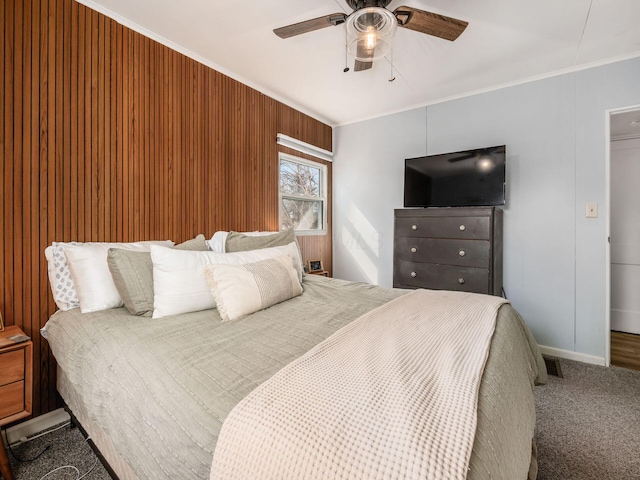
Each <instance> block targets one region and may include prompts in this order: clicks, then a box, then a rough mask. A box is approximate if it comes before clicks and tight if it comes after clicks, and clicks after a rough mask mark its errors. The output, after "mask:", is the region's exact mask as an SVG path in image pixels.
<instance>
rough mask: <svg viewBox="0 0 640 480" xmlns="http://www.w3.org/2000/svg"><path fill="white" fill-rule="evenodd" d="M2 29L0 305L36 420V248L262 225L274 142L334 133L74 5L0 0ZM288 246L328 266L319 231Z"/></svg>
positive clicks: (39, 381) (45, 365) (42, 346)
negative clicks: (23, 361)
mask: <svg viewBox="0 0 640 480" xmlns="http://www.w3.org/2000/svg"><path fill="white" fill-rule="evenodd" d="M0 25H1V26H2V33H0V52H2V59H1V61H0V142H1V143H0V155H1V157H2V163H1V166H0V176H1V178H0V199H1V200H0V201H1V202H2V204H1V206H0V212H1V214H2V218H1V219H0V311H1V312H2V315H3V317H4V319H5V323H6V324H8V325H11V324H16V325H19V326H21V327H22V328H23V329H24V330H25V331H26V333H27V334H28V335H30V336H31V337H32V338H33V340H34V366H35V372H34V373H35V378H34V412H33V413H34V415H38V414H41V413H44V412H47V411H49V410H51V409H53V408H55V407H56V406H57V400H56V394H55V360H54V358H53V356H52V355H51V353H50V351H49V348H48V344H47V342H46V341H45V340H44V339H42V338H41V336H40V334H39V329H40V327H42V326H43V325H44V324H45V322H46V321H47V319H48V318H49V316H50V315H51V314H52V313H53V312H54V311H55V304H54V303H53V299H52V296H51V293H50V290H49V285H48V280H47V265H46V261H45V258H44V254H43V252H44V249H45V248H46V246H47V245H49V244H50V243H51V242H52V241H71V240H77V241H134V240H148V239H167V238H169V239H172V240H174V241H176V242H181V241H184V240H187V239H189V238H192V237H193V236H195V235H196V234H198V233H204V234H205V235H206V236H211V235H212V234H213V233H214V232H215V231H216V230H240V231H245V230H275V229H277V227H278V188H277V181H278V170H277V168H278V161H277V155H278V146H277V145H276V134H277V133H284V134H286V135H289V136H291V137H294V138H298V139H300V140H302V141H304V142H307V143H310V144H313V145H317V146H319V147H321V148H323V149H326V150H331V134H332V132H331V128H330V127H329V126H327V125H325V124H322V123H321V122H318V121H317V120H314V119H312V118H310V117H308V116H306V115H304V114H302V113H300V112H298V111H296V110H294V109H292V108H290V107H288V106H286V105H283V104H281V103H279V102H277V101H275V100H273V99H271V98H269V97H267V96H265V95H263V94H261V93H259V92H257V91H255V90H252V89H251V88H249V87H247V86H245V85H243V84H241V83H239V82H237V81H235V80H232V79H230V78H228V77H225V76H224V75H222V74H220V73H218V72H216V71H214V70H212V69H210V68H208V67H205V66H203V65H201V64H199V63H197V62H196V61H194V60H192V59H190V58H187V57H185V56H184V55H181V54H179V53H177V52H175V51H172V50H170V49H169V48H167V47H165V46H163V45H160V44H158V43H156V42H155V41H153V40H150V39H148V38H145V37H144V36H142V35H140V34H138V33H136V32H134V31H132V30H130V29H128V28H125V27H123V26H122V25H119V24H118V23H116V22H115V21H114V20H111V19H109V18H107V17H105V16H104V15H101V14H99V13H97V12H95V11H92V10H90V9H88V8H86V7H84V6H82V5H80V4H78V3H76V2H74V1H72V0H7V1H3V2H1V3H0ZM288 153H293V154H295V152H291V151H288ZM330 167H331V166H330V165H329V169H330ZM329 174H330V170H329ZM329 178H331V177H330V176H329ZM300 244H301V247H302V250H303V256H305V259H309V258H311V259H317V258H320V259H322V260H323V262H324V264H325V266H331V260H332V259H331V232H329V234H328V235H325V236H319V237H303V238H300Z"/></svg>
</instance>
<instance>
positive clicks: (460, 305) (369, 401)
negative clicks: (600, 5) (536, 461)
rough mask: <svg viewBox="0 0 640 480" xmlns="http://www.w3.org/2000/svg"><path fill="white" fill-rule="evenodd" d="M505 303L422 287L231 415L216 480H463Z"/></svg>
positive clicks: (350, 328)
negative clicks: (483, 380)
mask: <svg viewBox="0 0 640 480" xmlns="http://www.w3.org/2000/svg"><path fill="white" fill-rule="evenodd" d="M503 303H506V300H504V299H502V298H498V297H491V296H486V295H475V294H469V293H462V292H438V291H428V290H416V291H414V292H411V293H409V294H407V295H403V296H402V297H399V298H397V299H395V300H392V301H391V302H389V303H387V304H385V305H382V306H381V307H378V308H376V309H375V310H372V311H371V312H368V313H366V314H365V315H363V316H362V317H360V318H359V319H357V320H355V321H354V322H352V323H351V324H349V325H347V326H345V327H343V328H342V329H340V330H339V331H337V332H336V333H335V334H334V335H332V336H331V337H329V338H328V339H326V340H325V341H324V342H322V343H320V344H319V345H317V346H316V347H315V348H313V349H312V350H310V351H309V352H308V353H307V354H305V355H303V356H302V357H300V358H298V359H297V360H295V361H294V362H292V363H291V364H289V365H287V366H286V367H285V368H283V369H282V370H281V371H280V372H278V373H277V374H276V375H275V376H273V377H272V378H271V379H269V380H268V381H266V382H264V383H263V384H262V385H260V386H259V387H257V388H256V389H255V390H254V391H253V392H252V393H251V394H249V395H248V396H247V397H246V398H245V399H243V400H242V401H241V402H240V403H239V404H238V405H237V406H236V407H235V408H234V409H233V410H232V411H231V413H230V414H229V416H228V417H227V419H226V420H225V422H224V424H223V426H222V431H221V433H220V437H219V439H218V443H217V445H216V450H215V453H214V458H213V465H212V471H211V479H225V480H227V479H238V480H246V479H285V478H286V479H301V478H304V479H329V478H344V479H347V478H348V479H374V478H381V479H382V478H388V479H399V478H403V479H404V478H420V479H446V480H453V479H465V478H466V476H467V470H468V465H469V459H470V456H471V449H472V447H473V441H474V436H475V431H476V421H477V414H476V406H477V401H478V389H479V386H480V380H481V378H482V373H483V370H484V365H485V362H486V360H487V356H488V353H489V345H490V343H491V337H492V335H493V332H494V328H495V323H496V315H497V311H498V309H499V307H500V306H501V305H502V304H503Z"/></svg>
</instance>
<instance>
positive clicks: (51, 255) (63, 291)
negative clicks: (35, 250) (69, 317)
mask: <svg viewBox="0 0 640 480" xmlns="http://www.w3.org/2000/svg"><path fill="white" fill-rule="evenodd" d="M65 245H82V244H81V243H80V242H70V243H61V242H53V243H52V244H51V245H50V246H48V247H47V248H45V250H44V256H45V258H46V259H47V273H48V275H49V285H50V286H51V293H52V294H53V299H54V300H55V302H56V305H57V306H58V308H59V309H60V310H63V311H66V310H71V309H72V308H78V307H79V306H80V299H79V298H78V293H77V292H76V288H75V286H74V284H73V278H71V271H70V270H69V265H68V264H67V257H66V256H65V254H64V246H65Z"/></svg>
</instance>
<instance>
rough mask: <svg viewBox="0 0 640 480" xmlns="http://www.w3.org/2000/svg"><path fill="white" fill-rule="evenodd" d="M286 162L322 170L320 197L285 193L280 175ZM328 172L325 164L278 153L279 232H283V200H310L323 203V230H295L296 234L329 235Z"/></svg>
mask: <svg viewBox="0 0 640 480" xmlns="http://www.w3.org/2000/svg"><path fill="white" fill-rule="evenodd" d="M283 160H285V161H287V162H291V163H298V164H300V165H306V166H309V167H312V168H317V169H318V170H320V185H319V186H320V195H319V196H317V197H312V196H307V195H296V194H290V193H283V192H282V189H281V183H280V180H281V179H280V174H281V164H282V161H283ZM327 171H328V168H327V166H326V165H325V164H323V163H320V162H316V161H313V160H308V159H306V158H302V157H298V156H296V155H290V154H288V153H284V152H278V226H279V228H278V230H279V231H283V230H282V212H283V208H282V199H283V198H285V199H291V200H310V201H314V202H321V203H322V228H321V229H318V230H296V229H295V228H294V232H295V234H296V235H301V236H310V235H326V234H327V203H328V198H327V189H328V179H327Z"/></svg>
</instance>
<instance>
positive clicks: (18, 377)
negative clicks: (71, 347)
mask: <svg viewBox="0 0 640 480" xmlns="http://www.w3.org/2000/svg"><path fill="white" fill-rule="evenodd" d="M20 334H22V335H24V332H23V331H22V330H21V329H20V328H19V327H16V326H14V325H12V326H9V327H6V328H5V329H4V332H0V427H2V426H4V425H8V424H9V423H13V422H15V421H17V420H20V419H22V418H25V417H28V416H29V415H31V386H32V385H31V384H32V378H33V342H31V340H28V341H26V342H22V343H9V344H7V339H8V337H12V336H13V335H20ZM0 472H2V475H3V477H4V478H5V480H13V478H14V477H13V472H12V471H11V465H10V464H9V458H8V457H7V452H6V450H5V447H4V441H3V440H2V439H1V438H0Z"/></svg>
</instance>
